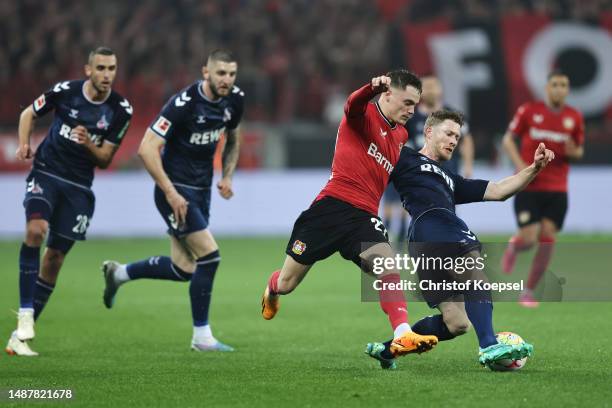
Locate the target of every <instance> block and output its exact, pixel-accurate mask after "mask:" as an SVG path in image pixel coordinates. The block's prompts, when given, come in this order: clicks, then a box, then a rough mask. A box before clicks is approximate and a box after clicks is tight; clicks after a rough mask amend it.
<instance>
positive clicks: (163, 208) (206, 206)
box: [155, 184, 210, 238]
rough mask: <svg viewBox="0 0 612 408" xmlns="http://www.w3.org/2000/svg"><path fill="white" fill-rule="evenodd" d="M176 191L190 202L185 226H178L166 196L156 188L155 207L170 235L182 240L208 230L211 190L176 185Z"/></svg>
mask: <svg viewBox="0 0 612 408" xmlns="http://www.w3.org/2000/svg"><path fill="white" fill-rule="evenodd" d="M174 188H176V191H177V192H178V193H179V194H180V195H182V196H183V197H184V198H185V200H187V201H188V203H189V204H188V205H187V216H186V219H185V224H184V225H178V223H177V222H176V221H177V220H175V218H174V212H173V211H172V207H170V204H168V201H166V195H165V194H164V193H163V191H161V189H160V188H159V187H158V186H157V185H156V186H155V206H156V207H157V211H159V213H160V214H161V216H162V218H163V219H164V222H165V223H166V225H167V226H168V234H170V235H172V236H175V237H176V238H181V237H184V236H186V235H189V234H191V233H192V232H197V231H202V230H205V229H206V228H208V219H209V217H210V188H199V187H188V186H184V185H177V184H175V185H174Z"/></svg>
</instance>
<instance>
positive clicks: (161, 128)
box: [153, 116, 172, 136]
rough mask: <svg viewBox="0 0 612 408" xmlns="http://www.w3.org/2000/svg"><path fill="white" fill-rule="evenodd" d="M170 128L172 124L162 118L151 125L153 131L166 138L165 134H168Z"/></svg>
mask: <svg viewBox="0 0 612 408" xmlns="http://www.w3.org/2000/svg"><path fill="white" fill-rule="evenodd" d="M171 126H172V122H170V121H169V120H168V119H166V118H164V117H163V116H160V117H159V119H157V121H156V122H155V123H154V124H153V130H154V131H155V132H157V133H158V134H160V135H161V136H166V133H168V130H169V129H170V127H171Z"/></svg>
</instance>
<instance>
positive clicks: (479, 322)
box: [465, 299, 497, 348]
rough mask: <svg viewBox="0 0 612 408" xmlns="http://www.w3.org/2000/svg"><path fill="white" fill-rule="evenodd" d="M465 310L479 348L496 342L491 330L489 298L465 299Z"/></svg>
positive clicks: (491, 313) (491, 307)
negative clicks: (476, 337)
mask: <svg viewBox="0 0 612 408" xmlns="http://www.w3.org/2000/svg"><path fill="white" fill-rule="evenodd" d="M465 312H466V313H467V315H468V318H469V319H470V321H471V322H472V326H474V330H475V331H476V335H477V336H478V344H479V345H480V348H485V347H489V346H491V345H493V344H496V343H497V339H496V338H495V330H493V303H492V302H491V301H490V300H476V301H473V300H472V301H470V300H467V299H466V301H465Z"/></svg>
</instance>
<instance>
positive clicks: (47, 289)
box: [34, 277, 55, 320]
mask: <svg viewBox="0 0 612 408" xmlns="http://www.w3.org/2000/svg"><path fill="white" fill-rule="evenodd" d="M53 289H55V285H54V284H52V283H49V282H47V281H45V280H43V279H42V278H40V277H39V278H38V279H36V289H35V290H34V320H36V319H38V316H40V314H41V313H42V311H43V309H44V308H45V306H46V304H47V302H48V301H49V297H51V294H52V293H53Z"/></svg>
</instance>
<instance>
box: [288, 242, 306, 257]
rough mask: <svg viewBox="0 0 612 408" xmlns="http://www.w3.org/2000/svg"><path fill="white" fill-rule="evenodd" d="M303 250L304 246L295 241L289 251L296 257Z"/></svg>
mask: <svg viewBox="0 0 612 408" xmlns="http://www.w3.org/2000/svg"><path fill="white" fill-rule="evenodd" d="M305 250H306V244H305V243H303V242H302V241H300V240H299V239H296V240H295V242H294V243H293V248H291V251H292V252H293V253H294V254H296V255H302V254H303V253H304V251H305Z"/></svg>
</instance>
